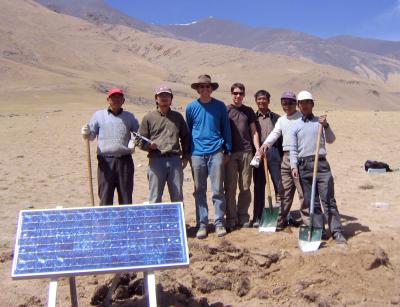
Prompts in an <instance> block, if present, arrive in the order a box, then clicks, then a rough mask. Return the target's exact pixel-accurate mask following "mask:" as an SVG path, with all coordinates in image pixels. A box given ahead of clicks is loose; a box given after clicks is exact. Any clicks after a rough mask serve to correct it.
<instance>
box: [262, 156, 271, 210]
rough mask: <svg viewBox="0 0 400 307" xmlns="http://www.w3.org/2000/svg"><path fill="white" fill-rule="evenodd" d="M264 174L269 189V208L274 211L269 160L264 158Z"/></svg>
mask: <svg viewBox="0 0 400 307" xmlns="http://www.w3.org/2000/svg"><path fill="white" fill-rule="evenodd" d="M264 173H265V182H266V187H267V196H268V206H269V209H270V210H271V211H272V194H271V184H270V181H269V171H268V159H267V157H266V156H264Z"/></svg>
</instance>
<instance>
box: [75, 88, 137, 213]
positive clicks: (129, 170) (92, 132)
mask: <svg viewBox="0 0 400 307" xmlns="http://www.w3.org/2000/svg"><path fill="white" fill-rule="evenodd" d="M107 101H108V103H109V107H108V108H107V109H104V110H99V111H96V112H95V113H94V115H93V117H92V119H91V120H90V122H89V124H85V125H84V126H83V127H82V130H81V133H82V135H83V137H84V138H86V139H89V140H91V141H92V140H94V139H95V138H96V137H97V160H98V171H97V178H98V185H99V198H100V206H110V205H112V204H113V200H114V190H115V189H117V192H118V202H119V204H132V192H133V174H134V165H133V160H132V150H131V148H129V147H128V144H129V141H130V139H131V132H136V131H137V130H138V128H139V123H138V121H137V119H136V118H135V116H134V115H133V114H132V113H130V112H127V111H125V110H124V109H123V108H122V105H123V104H124V102H125V98H124V92H123V90H122V89H120V88H112V89H110V90H109V91H108V96H107Z"/></svg>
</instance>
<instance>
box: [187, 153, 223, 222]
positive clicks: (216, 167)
mask: <svg viewBox="0 0 400 307" xmlns="http://www.w3.org/2000/svg"><path fill="white" fill-rule="evenodd" d="M191 165H192V173H193V180H194V193H193V195H194V200H195V203H196V223H197V226H198V227H207V224H208V205H207V196H206V192H207V177H208V176H210V181H211V193H212V201H213V204H214V211H215V218H214V224H215V226H224V224H225V221H224V215H225V207H226V205H225V196H224V185H223V181H224V176H225V167H224V154H223V153H222V151H217V152H215V153H212V154H209V155H203V156H192V157H191Z"/></svg>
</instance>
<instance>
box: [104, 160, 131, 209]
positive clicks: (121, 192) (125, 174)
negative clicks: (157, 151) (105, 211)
mask: <svg viewBox="0 0 400 307" xmlns="http://www.w3.org/2000/svg"><path fill="white" fill-rule="evenodd" d="M97 160H98V169H97V179H98V184H99V198H100V206H111V205H112V204H113V201H114V191H115V189H117V193H118V202H119V204H120V205H122V204H132V192H133V174H134V166H133V160H132V156H131V155H126V156H122V157H120V158H115V157H104V156H99V155H98V156H97Z"/></svg>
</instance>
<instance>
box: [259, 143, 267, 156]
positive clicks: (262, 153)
mask: <svg viewBox="0 0 400 307" xmlns="http://www.w3.org/2000/svg"><path fill="white" fill-rule="evenodd" d="M267 151H268V145H267V144H262V145H261V147H260V149H259V150H258V151H257V155H258V156H260V157H261V158H262V157H264V156H266V154H267Z"/></svg>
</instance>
